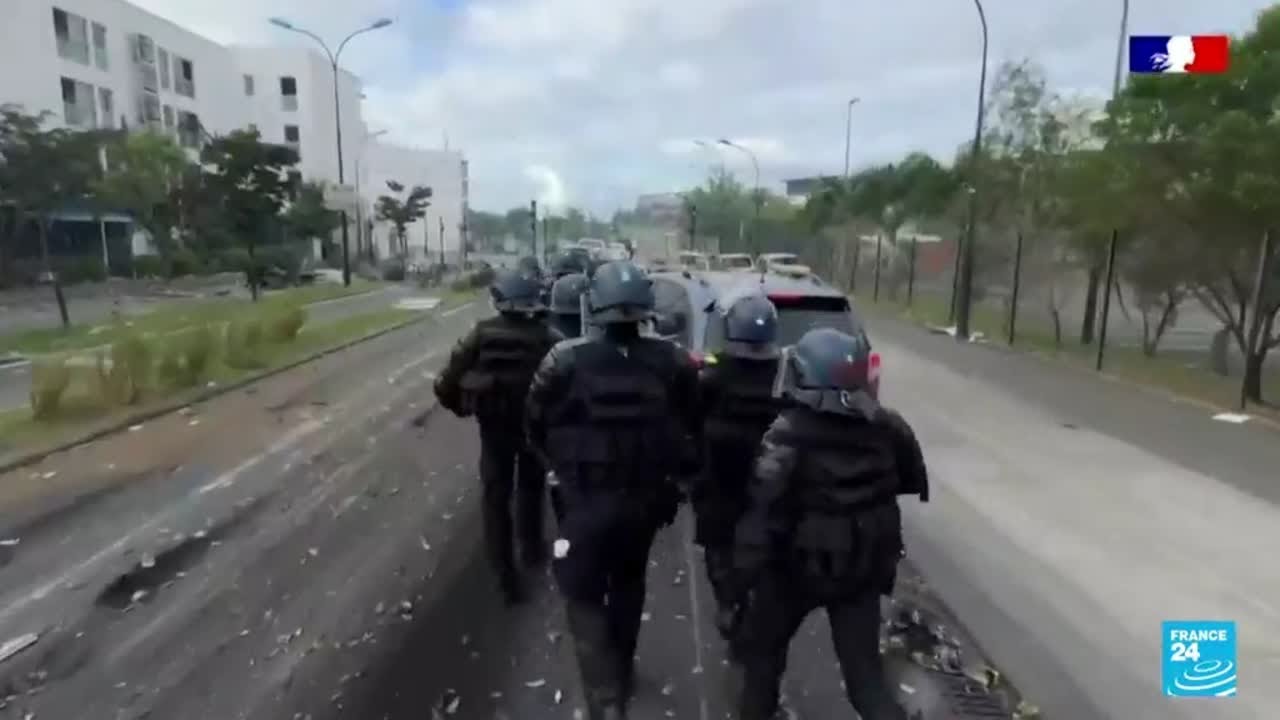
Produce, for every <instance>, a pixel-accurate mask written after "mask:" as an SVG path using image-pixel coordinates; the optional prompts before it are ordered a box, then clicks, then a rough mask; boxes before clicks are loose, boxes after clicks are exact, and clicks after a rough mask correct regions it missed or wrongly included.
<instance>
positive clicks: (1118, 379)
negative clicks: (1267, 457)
mask: <svg viewBox="0 0 1280 720" xmlns="http://www.w3.org/2000/svg"><path fill="white" fill-rule="evenodd" d="M862 307H866V305H863V306H862ZM884 317H886V318H887V319H889V320H892V321H894V322H898V323H901V324H903V325H905V326H907V327H911V328H915V329H917V330H922V331H924V332H926V333H928V334H930V335H946V334H947V333H946V332H945V329H943V328H937V329H935V328H934V327H933V326H932V325H930V324H928V323H922V322H918V321H915V320H911V319H908V318H903V317H900V316H895V315H893V314H892V313H885V314H884ZM969 344H970V345H971V346H974V347H980V348H983V349H985V350H988V351H990V350H995V351H997V352H1003V353H1005V354H1007V355H1018V356H1019V357H1025V358H1029V359H1031V360H1034V361H1036V362H1038V363H1041V364H1044V365H1050V366H1052V367H1054V368H1058V369H1063V370H1066V371H1067V372H1072V373H1076V374H1079V375H1083V376H1085V377H1091V378H1095V379H1097V380H1101V381H1104V382H1109V383H1115V384H1117V385H1124V386H1126V387H1129V388H1132V389H1134V390H1139V391H1141V392H1145V393H1147V394H1150V395H1155V396H1157V397H1160V398H1163V399H1165V400H1168V401H1169V402H1175V403H1181V404H1184V405H1192V406H1195V407H1198V408H1200V409H1202V410H1207V411H1211V412H1214V413H1238V412H1244V413H1246V414H1248V415H1249V422H1251V423H1257V424H1259V425H1264V426H1266V427H1267V428H1268V429H1269V430H1272V431H1280V420H1276V419H1274V418H1272V417H1270V416H1267V415H1259V414H1256V413H1249V411H1248V409H1245V410H1243V411H1242V410H1240V408H1238V407H1226V406H1223V405H1219V404H1217V403H1213V402H1210V401H1208V400H1203V399H1201V398H1198V397H1193V396H1191V395H1184V394H1182V393H1179V392H1176V391H1174V390H1169V389H1168V388H1163V387H1160V386H1159V385H1152V384H1150V383H1144V382H1142V381H1141V380H1134V379H1133V378H1127V377H1124V376H1121V375H1116V374H1114V373H1110V372H1107V371H1106V370H1105V369H1104V370H1100V371H1099V370H1089V369H1087V368H1081V367H1076V366H1074V365H1072V364H1071V363H1067V362H1063V361H1061V360H1058V359H1057V358H1055V357H1053V356H1052V355H1049V354H1047V353H1044V352H1042V351H1039V350H1029V349H1023V348H1019V347H1016V346H1015V347H1010V346H1009V345H1008V344H1005V343H991V342H970V343H969Z"/></svg>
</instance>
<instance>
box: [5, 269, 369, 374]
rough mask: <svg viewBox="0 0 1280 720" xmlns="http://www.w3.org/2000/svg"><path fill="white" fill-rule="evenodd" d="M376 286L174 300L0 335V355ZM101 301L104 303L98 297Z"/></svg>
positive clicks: (76, 346)
mask: <svg viewBox="0 0 1280 720" xmlns="http://www.w3.org/2000/svg"><path fill="white" fill-rule="evenodd" d="M377 287H378V284H377V283H373V282H369V281H367V280H352V282H351V287H343V286H341V285H333V284H319V285H308V286H305V287H296V288H289V289H286V290H277V291H268V292H266V293H264V294H263V295H262V297H261V299H259V301H258V302H257V303H254V302H252V301H250V300H248V299H246V298H231V297H216V298H193V299H189V300H175V301H171V302H167V303H164V304H162V305H161V306H160V307H158V308H157V309H155V310H152V311H150V312H147V313H143V314H140V315H132V316H124V317H122V318H120V321H119V322H114V323H110V322H109V323H105V324H102V325H72V326H71V328H70V329H67V330H63V329H61V328H42V329H39V330H26V331H23V332H19V333H14V334H11V335H7V336H0V355H5V354H7V353H20V354H28V355H40V354H48V353H60V352H69V351H75V350H84V349H87V348H95V347H100V346H102V345H110V344H111V343H113V342H115V341H116V340H118V339H120V338H121V337H123V336H125V335H128V334H131V333H139V334H141V335H143V336H146V335H148V334H155V335H162V334H165V333H170V332H175V331H178V330H183V329H186V328H189V327H192V326H194V325H207V324H217V323H224V324H225V323H227V322H229V321H231V320H233V319H235V318H236V317H238V316H241V315H243V314H245V313H246V312H270V311H272V310H279V309H283V308H286V307H289V306H293V305H307V304H310V303H315V302H322V301H324V300H335V299H338V298H343V297H349V296H351V295H358V294H360V293H364V292H368V291H370V290H373V289H375V288H377ZM104 302H107V301H106V300H105V299H104Z"/></svg>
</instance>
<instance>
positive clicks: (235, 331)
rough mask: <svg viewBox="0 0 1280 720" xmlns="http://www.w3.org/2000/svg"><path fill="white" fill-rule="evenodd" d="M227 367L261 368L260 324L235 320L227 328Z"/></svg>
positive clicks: (254, 321)
mask: <svg viewBox="0 0 1280 720" xmlns="http://www.w3.org/2000/svg"><path fill="white" fill-rule="evenodd" d="M226 348H227V350H226V363H227V367H230V368H235V369H237V370H249V369H252V368H258V367H262V365H263V362H262V323H261V322H259V321H257V320H236V321H233V322H232V323H231V324H229V325H228V326H227V343H226Z"/></svg>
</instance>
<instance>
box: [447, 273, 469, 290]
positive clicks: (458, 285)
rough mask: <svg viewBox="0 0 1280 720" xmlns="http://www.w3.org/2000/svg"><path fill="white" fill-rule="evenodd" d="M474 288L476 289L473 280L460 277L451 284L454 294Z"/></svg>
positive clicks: (450, 287)
mask: <svg viewBox="0 0 1280 720" xmlns="http://www.w3.org/2000/svg"><path fill="white" fill-rule="evenodd" d="M473 287H475V285H473V284H472V278H465V277H460V278H458V279H457V280H454V281H453V282H451V283H449V289H450V290H452V291H454V292H466V291H468V290H470V289H471V288H473Z"/></svg>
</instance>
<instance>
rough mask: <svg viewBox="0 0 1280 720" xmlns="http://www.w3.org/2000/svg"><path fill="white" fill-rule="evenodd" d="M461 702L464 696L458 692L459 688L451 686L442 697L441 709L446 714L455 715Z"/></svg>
mask: <svg viewBox="0 0 1280 720" xmlns="http://www.w3.org/2000/svg"><path fill="white" fill-rule="evenodd" d="M461 704H462V696H461V695H459V694H458V691H457V690H454V689H453V688H449V689H447V690H445V691H444V694H443V695H442V696H441V697H440V703H439V709H440V710H443V711H444V712H445V713H446V714H449V715H453V714H454V713H456V712H458V706H459V705H461Z"/></svg>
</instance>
